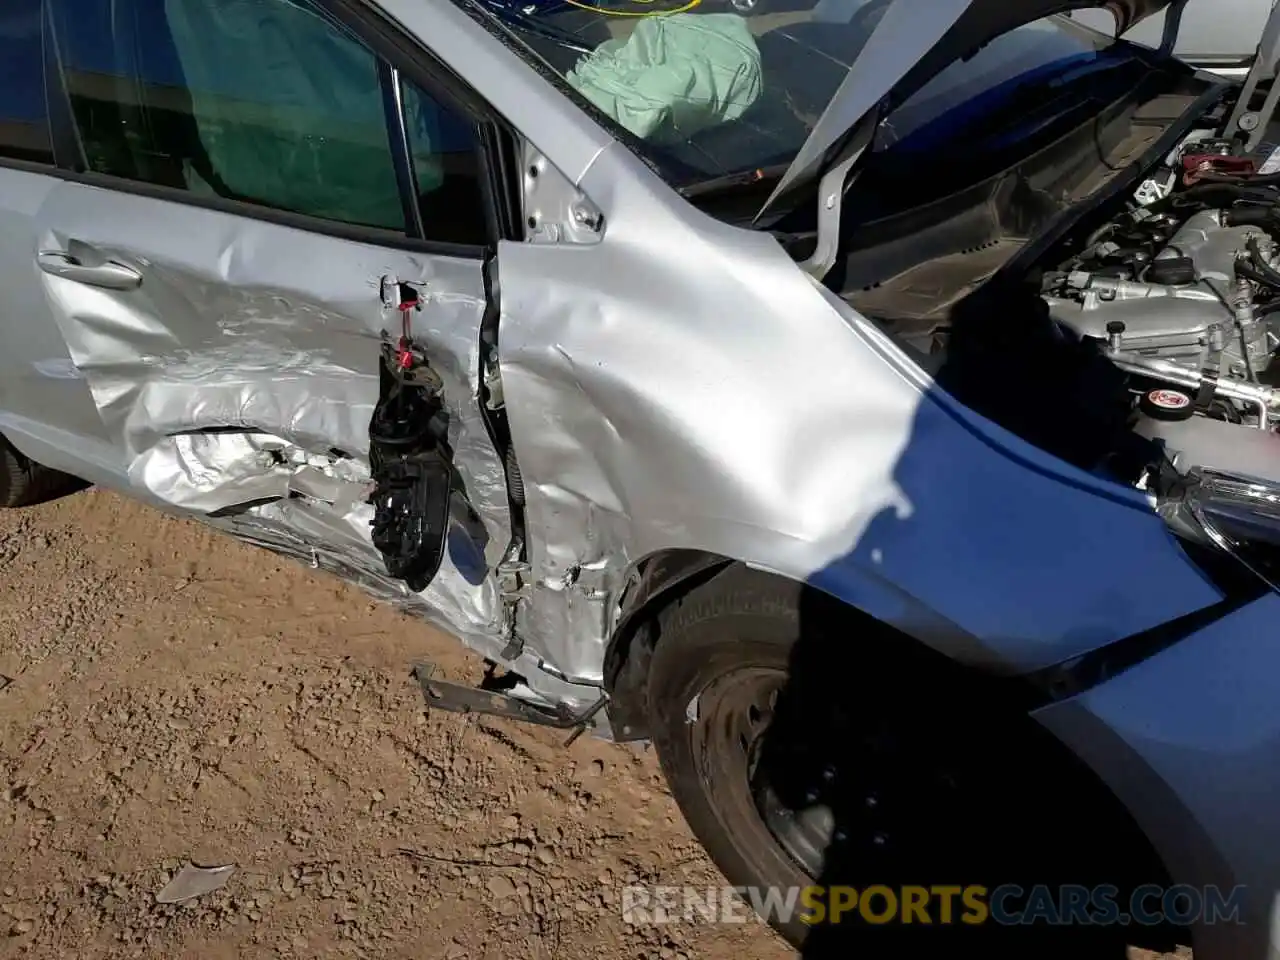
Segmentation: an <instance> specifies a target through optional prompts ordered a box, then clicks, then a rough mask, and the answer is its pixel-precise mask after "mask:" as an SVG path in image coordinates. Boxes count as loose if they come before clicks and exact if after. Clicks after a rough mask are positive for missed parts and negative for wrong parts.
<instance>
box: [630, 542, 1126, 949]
mask: <svg viewBox="0 0 1280 960" xmlns="http://www.w3.org/2000/svg"><path fill="white" fill-rule="evenodd" d="M659 627H660V630H659V641H658V645H657V649H656V651H655V653H654V657H653V661H652V665H651V668H650V674H649V712H650V724H651V731H652V737H653V741H654V744H655V746H656V748H657V752H658V756H659V760H660V762H661V765H662V768H663V772H664V774H665V775H666V778H667V780H668V783H669V785H670V788H671V790H672V793H673V794H674V796H675V799H676V801H677V803H678V804H679V806H680V809H681V811H682V812H683V814H684V816H685V818H686V820H687V821H688V823H689V826H690V828H691V829H692V830H693V832H694V834H695V835H696V836H697V838H698V839H699V840H700V841H701V842H702V844H703V845H704V847H705V848H706V849H707V851H708V853H709V854H710V856H711V858H712V860H713V861H714V862H715V863H716V865H717V866H718V867H719V868H720V870H721V872H722V873H723V874H724V875H725V878H726V879H727V880H728V882H729V884H730V885H731V886H735V887H746V888H754V892H751V891H749V896H752V897H754V902H753V903H752V906H755V907H757V908H759V907H760V906H761V905H762V904H765V905H767V904H769V903H770V902H772V903H773V906H772V907H771V908H770V907H766V912H767V913H769V914H770V915H768V916H766V917H765V918H764V919H767V920H768V921H769V922H770V923H771V924H772V925H773V926H774V928H775V929H776V930H777V931H778V932H779V933H781V934H782V935H783V936H784V937H785V938H786V939H787V940H788V941H790V942H791V943H792V944H793V945H794V946H796V947H803V948H804V955H805V956H806V957H810V956H818V955H823V956H826V955H832V954H833V955H838V956H846V955H848V951H849V950H850V949H855V950H857V951H858V952H859V956H874V955H880V954H879V952H878V951H873V952H872V953H870V954H869V953H867V950H868V948H869V947H871V946H872V944H878V945H882V946H883V948H884V949H885V951H886V952H887V953H888V954H889V955H900V953H899V951H900V950H901V949H904V948H912V947H919V946H923V945H925V944H934V943H937V944H938V945H939V946H942V945H946V946H951V945H955V944H959V943H960V942H961V941H962V942H963V944H964V945H972V946H981V947H982V948H983V949H985V950H987V951H988V955H991V954H990V951H991V950H993V949H998V948H999V947H1001V946H1002V945H1010V946H1012V945H1013V941H1014V940H1015V939H1016V941H1017V950H1019V951H1020V950H1022V949H1024V948H1025V947H1027V946H1028V941H1027V938H1026V937H1025V936H1017V937H1014V936H1011V935H1010V933H1009V928H1003V929H1000V930H996V929H995V924H993V923H991V922H990V917H989V915H987V913H984V911H983V910H982V909H981V908H980V906H978V905H977V904H978V903H979V901H980V900H981V896H980V895H978V894H974V895H973V903H971V904H970V905H969V906H966V905H965V904H964V902H963V900H962V898H961V896H959V895H957V896H954V897H953V898H952V903H951V908H950V909H949V910H948V911H947V916H943V903H942V900H943V899H946V895H944V894H936V893H933V892H930V893H929V894H928V895H927V899H926V901H925V905H924V908H925V910H926V911H927V913H928V915H929V917H930V922H929V923H927V924H926V923H924V922H923V917H922V915H921V914H920V913H919V911H917V912H916V913H915V915H914V916H913V917H910V918H909V919H908V917H907V914H906V910H905V902H904V897H906V896H909V895H908V894H906V893H905V892H904V891H905V890H906V888H907V887H911V888H914V889H916V890H917V891H918V890H919V889H920V888H922V887H923V888H924V889H925V890H929V891H932V890H933V888H935V887H946V886H954V885H959V886H961V887H967V888H974V889H977V888H980V887H985V888H986V889H988V890H990V889H993V888H994V887H996V886H999V885H1001V884H1012V883H1020V884H1023V885H1025V888H1026V889H1030V887H1031V886H1033V885H1035V884H1038V883H1043V884H1051V883H1052V882H1054V881H1055V878H1057V879H1061V878H1062V877H1063V876H1066V877H1067V878H1068V879H1069V881H1070V882H1073V883H1077V884H1080V883H1088V882H1091V878H1092V882H1096V883H1113V882H1120V878H1119V877H1118V876H1117V875H1115V874H1108V873H1107V871H1106V870H1105V869H1104V870H1103V871H1102V872H1101V873H1099V872H1098V870H1097V866H1098V864H1100V863H1102V862H1103V858H1101V857H1100V856H1098V857H1095V851H1097V850H1098V845H1099V843H1100V842H1101V843H1103V844H1105V843H1107V842H1108V841H1107V840H1106V839H1104V838H1103V837H1102V836H1101V834H1102V831H1101V830H1100V829H1099V824H1098V822H1097V821H1095V820H1093V819H1092V818H1091V816H1090V812H1091V811H1090V810H1089V809H1088V808H1082V807H1079V806H1077V805H1076V804H1077V802H1078V796H1077V795H1076V793H1075V792H1074V790H1073V789H1072V787H1071V783H1072V782H1074V781H1073V780H1072V779H1071V778H1070V777H1069V776H1068V772H1067V770H1066V769H1065V768H1063V767H1062V765H1061V764H1059V763H1057V762H1056V761H1054V762H1052V763H1050V764H1049V766H1048V767H1046V766H1045V765H1044V764H1042V763H1041V762H1039V761H1040V759H1042V758H1049V757H1055V758H1059V757H1061V756H1062V754H1063V751H1062V750H1061V748H1056V749H1052V750H1051V749H1049V748H1048V747H1047V746H1046V745H1045V744H1044V743H1043V742H1042V741H1043V739H1045V738H1044V737H1043V735H1042V734H1040V733H1039V731H1038V729H1033V728H1034V725H1033V724H1031V723H1030V722H1029V721H1028V719H1027V717H1026V715H1025V714H1023V715H1021V716H1019V715H1018V714H1017V713H1016V712H1013V713H1010V714H1008V715H1002V714H999V713H998V712H997V711H996V710H995V709H994V708H993V706H992V705H991V704H982V703H975V702H974V698H973V697H972V691H970V690H967V689H966V688H964V687H963V686H958V685H957V678H956V676H955V672H956V671H958V670H959V669H960V668H958V667H956V666H955V665H954V664H952V663H951V661H949V660H945V659H944V658H941V657H939V656H938V655H937V654H935V653H934V652H933V651H929V650H925V649H922V648H918V647H916V646H914V642H913V641H909V640H907V639H906V638H903V637H899V636H897V635H887V636H886V633H885V631H884V630H883V628H881V627H880V626H879V625H878V624H876V623H875V622H874V621H872V620H870V619H868V618H865V617H863V616H861V615H858V614H853V613H852V612H851V611H849V610H848V609H847V608H845V607H843V606H842V605H841V604H839V603H837V602H835V601H833V600H831V599H830V598H827V597H824V596H822V595H819V594H817V593H816V591H812V590H808V589H806V588H804V587H802V586H801V585H799V584H795V583H791V582H789V581H786V580H783V579H781V578H777V577H773V576H770V575H767V574H763V573H759V572H757V571H753V570H750V569H747V568H744V567H736V566H735V567H731V568H729V569H728V570H727V571H725V572H724V573H722V574H721V575H719V576H718V577H716V578H715V579H713V580H711V581H709V582H708V583H706V584H704V585H702V586H701V587H699V588H697V589H695V590H694V591H692V592H690V593H689V594H688V595H686V596H685V597H683V598H682V599H681V600H680V601H679V602H678V604H677V605H675V606H673V607H670V608H668V609H667V610H666V611H665V612H664V614H663V615H662V616H661V620H660V624H659ZM1041 753H1042V754H1043V757H1042V758H1041V757H1038V756H1037V754H1041ZM1072 759H1074V758H1072ZM1063 871H1066V873H1063ZM1145 879H1150V878H1149V877H1147V878H1145ZM813 885H819V886H821V887H822V888H823V890H824V891H825V892H823V893H817V894H816V899H814V897H815V893H816V892H815V891H812V890H811V891H810V892H809V893H808V894H807V897H808V898H809V899H803V898H802V897H801V895H800V894H801V892H802V891H804V889H805V888H807V887H811V886H813ZM833 887H839V888H840V889H841V895H840V898H839V900H838V903H839V904H840V905H843V910H842V912H841V913H840V915H839V917H838V918H833V917H832V916H831V911H832V909H833V908H834V907H835V906H836V905H837V900H836V898H835V891H834V890H832V889H831V888H833ZM870 887H876V888H877V891H878V892H877V893H876V894H875V895H874V896H873V897H870V898H863V899H865V901H866V902H863V903H860V902H859V898H858V897H857V895H856V893H857V892H865V891H866V890H867V889H868V888H870ZM770 891H774V892H773V893H770ZM792 891H795V892H794V893H793V892H792ZM886 891H887V893H886ZM914 896H916V897H917V899H918V898H919V893H917V894H914ZM770 898H772V901H771V899H770ZM824 898H825V899H824ZM788 903H790V904H791V906H790V907H786V906H782V905H785V904H788ZM815 903H820V904H822V905H823V907H822V911H821V913H818V912H814V911H813V910H811V909H808V908H812V907H813V905H814V904H815ZM966 913H967V914H968V915H969V917H970V919H969V920H964V917H965V915H966ZM988 913H989V912H988ZM980 914H982V915H983V916H985V917H986V920H985V921H984V923H985V926H983V925H982V924H980V923H974V922H973V921H974V920H980V919H982V917H981V916H979V915H980ZM948 916H949V918H950V919H949V920H948V919H947V917H948ZM832 919H838V922H837V923H832V922H831V920H832ZM815 920H818V921H820V922H818V923H814V922H813V921H815ZM912 924H914V925H912ZM975 931H977V932H975ZM983 931H985V934H989V935H984V932H983ZM1038 932H1039V933H1042V934H1047V936H1046V937H1044V938H1043V939H1046V940H1048V941H1049V942H1050V944H1051V945H1052V946H1054V947H1057V946H1063V947H1065V946H1067V945H1068V944H1071V945H1072V948H1073V949H1078V948H1079V947H1080V946H1081V944H1080V943H1079V941H1078V940H1077V938H1076V937H1075V936H1074V933H1076V932H1078V931H1074V932H1072V931H1063V930H1062V929H1061V928H1057V929H1053V930H1044V929H1042V930H1040V931H1038ZM1093 936H1094V939H1096V931H1093ZM938 937H946V939H944V940H941V941H940V940H938V939H937V938H938ZM953 937H954V938H955V939H953ZM1036 939H1037V941H1039V940H1040V939H1041V938H1040V937H1037V938H1036ZM1091 943H1093V940H1091ZM1050 952H1056V950H1054V951H1050ZM1121 955H1123V954H1121Z"/></svg>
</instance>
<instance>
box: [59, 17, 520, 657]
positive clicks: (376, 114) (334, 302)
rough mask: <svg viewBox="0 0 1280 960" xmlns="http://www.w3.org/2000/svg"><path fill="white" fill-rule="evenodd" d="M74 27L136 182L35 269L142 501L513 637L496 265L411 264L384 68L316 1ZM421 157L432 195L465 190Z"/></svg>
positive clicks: (63, 190)
mask: <svg viewBox="0 0 1280 960" xmlns="http://www.w3.org/2000/svg"><path fill="white" fill-rule="evenodd" d="M52 6H53V9H54V11H55V17H54V26H55V29H54V31H53V33H54V36H53V38H52V40H53V41H54V42H53V43H51V44H50V48H51V50H52V51H53V55H54V56H56V58H57V61H58V74H59V76H60V77H61V78H62V81H63V84H64V87H65V89H64V90H63V91H60V93H61V94H64V95H65V96H66V98H67V102H68V106H69V109H70V111H71V113H72V115H73V116H74V119H75V125H76V128H77V133H78V135H79V137H80V140H81V142H82V146H83V149H84V153H85V158H86V163H87V165H88V166H89V167H90V169H91V170H93V171H95V172H100V173H102V174H105V175H106V177H108V178H110V179H104V180H103V181H102V185H103V186H104V187H107V189H102V188H100V187H98V186H90V185H87V184H83V183H77V182H64V183H62V184H60V185H59V186H57V187H56V188H55V189H54V190H53V191H52V192H51V193H50V195H49V196H48V198H47V199H46V201H45V202H44V204H43V205H42V207H41V209H40V211H39V214H38V216H37V218H36V219H37V225H38V230H39V250H38V252H37V254H36V261H37V264H36V265H37V266H38V267H39V269H40V271H41V274H42V280H43V283H44V285H45V289H46V294H47V296H48V299H49V302H50V303H51V304H52V305H53V310H54V314H55V319H56V322H57V324H58V327H59V330H60V332H61V334H62V336H63V337H64V339H65V340H66V343H67V346H68V349H69V351H70V354H71V357H72V359H73V362H74V364H75V366H76V368H77V369H78V370H79V371H80V373H81V375H82V376H83V377H84V379H85V381H86V382H87V383H88V385H89V388H90V390H91V392H92V394H93V398H94V402H95V405H96V407H97V409H98V412H99V414H100V416H101V418H102V421H103V424H104V427H105V429H106V431H107V433H108V435H109V436H110V438H111V440H112V442H113V443H114V444H115V445H117V447H118V449H119V452H120V456H121V458H122V460H123V461H124V462H125V463H126V465H127V470H128V477H129V482H130V484H131V486H132V487H133V490H134V492H136V493H139V494H141V495H144V496H147V497H149V498H151V499H154V500H157V501H159V502H161V503H163V504H165V505H167V506H169V507H171V508H175V509H178V510H182V511H187V512H192V513H195V514H198V515H200V516H201V517H202V518H203V519H206V520H209V521H210V522H213V523H216V524H219V525H221V526H224V527H227V528H228V529H230V530H232V531H233V532H234V533H236V534H238V535H239V536H241V537H244V538H246V539H249V540H252V541H255V542H259V543H261V544H263V545H265V546H269V547H271V548H273V549H276V550H279V551H283V552H287V553H291V554H294V555H297V556H299V557H302V558H305V559H308V560H310V561H311V562H312V563H313V564H315V565H317V566H322V567H326V568H329V569H333V570H335V571H337V572H339V573H340V574H342V575H344V576H347V577H349V578H352V579H356V580H359V581H361V582H362V583H364V584H365V585H366V586H368V587H370V588H371V589H373V590H375V591H377V592H379V593H382V594H386V595H388V596H390V597H392V598H395V599H398V600H400V601H401V602H402V603H405V604H407V605H411V606H414V607H422V608H423V610H424V612H427V613H429V614H430V613H435V614H436V615H437V616H438V617H440V618H441V619H443V620H444V621H445V622H447V623H449V624H451V625H453V626H454V628H455V629H464V630H465V629H467V628H474V629H475V630H476V631H477V632H478V633H489V632H493V630H494V627H495V625H496V624H497V622H498V620H499V618H500V616H501V603H500V601H499V594H498V591H497V590H496V587H495V585H494V583H493V581H492V579H491V578H490V576H489V574H488V571H489V570H490V569H491V568H492V567H493V566H495V565H496V562H497V560H498V558H499V557H500V556H501V554H502V551H503V549H504V548H505V547H506V545H507V540H508V539H509V536H510V533H509V529H510V528H509V524H510V521H509V515H508V505H507V496H506V487H505V474H504V471H503V466H502V460H501V458H500V456H499V455H498V453H497V451H496V450H495V448H494V446H493V444H492V442H491V440H490V438H489V435H488V432H487V429H486V424H485V421H484V417H483V414H482V412H481V409H480V404H479V400H478V397H479V395H480V384H479V377H480V359H479V351H480V330H481V324H482V322H483V320H484V317H485V313H486V305H487V301H486V293H485V288H486V284H485V264H484V260H483V249H482V248H481V247H479V246H472V247H468V246H467V245H466V244H465V243H460V244H456V245H455V246H457V248H458V252H457V253H427V252H422V251H421V249H417V250H415V249H410V248H411V247H412V246H413V244H409V243H406V242H405V236H404V235H405V231H406V230H407V229H408V226H407V225H406V221H405V219H404V218H405V217H406V216H407V215H408V214H407V213H406V210H407V209H408V207H409V204H408V203H402V197H403V193H404V189H405V187H406V183H405V178H404V177H403V176H401V172H402V171H401V170H400V169H397V167H396V165H395V159H394V157H393V153H392V149H391V147H390V145H389V144H390V138H389V136H388V127H387V122H388V121H387V117H386V115H384V106H385V103H386V102H387V100H388V99H389V98H387V97H386V96H385V93H386V87H385V84H386V82H387V80H386V77H387V76H388V69H387V68H386V65H385V64H380V63H379V62H378V61H377V59H376V58H375V57H374V56H373V54H372V53H371V52H369V51H368V50H367V49H366V48H364V47H363V46H361V45H360V42H359V41H358V40H357V39H355V38H353V37H349V36H347V35H346V34H345V33H344V32H343V31H342V29H341V28H340V27H338V26H337V25H335V24H334V23H332V22H330V21H328V20H327V19H326V18H325V17H324V16H323V15H322V11H321V10H320V8H319V6H318V5H310V4H307V3H304V2H301V0H298V2H285V0H277V2H266V3H259V4H254V5H245V4H240V3H232V2H227V0H222V2H211V3H205V2H202V3H195V2H190V0H163V2H161V0H132V2H124V3H119V2H116V3H110V4H108V3H98V4H84V3H80V2H77V3H68V2H63V3H58V2H55V3H53V5H52ZM72 8H74V9H72ZM94 8H96V10H97V13H98V16H99V18H100V22H93V16H94V12H93V10H94ZM246 17H248V18H250V19H246ZM251 20H252V21H253V22H251ZM211 38H212V39H211ZM233 67H234V69H232V68H233ZM406 92H407V90H406V89H402V90H398V91H397V94H403V93H406ZM396 99H397V100H399V101H401V102H407V101H409V100H412V99H413V98H412V97H404V96H397V98H396ZM417 99H418V100H419V101H420V100H421V99H422V97H421V96H420V95H419V96H418V97H417ZM437 113H439V111H437ZM437 119H438V117H437ZM120 130H123V131H124V133H123V135H120V134H119V133H117V131H120ZM409 133H410V138H411V139H412V136H413V133H414V131H413V129H410V131H409ZM428 146H429V145H428ZM438 146H439V145H438V144H437V147H438ZM335 157H336V160H335ZM417 159H419V160H420V162H419V163H418V164H417V167H418V169H417V179H416V181H415V184H416V186H417V187H418V189H419V190H420V191H423V192H424V193H427V192H430V188H431V187H432V185H433V184H434V185H436V186H441V185H443V186H448V185H449V177H450V176H451V175H454V176H456V173H457V172H456V170H453V169H451V168H452V167H454V166H456V163H454V161H457V160H458V157H457V156H454V155H453V154H449V153H447V152H445V151H443V148H440V149H433V150H427V149H426V148H425V147H424V148H423V155H422V156H421V157H419V158H417ZM472 161H473V162H474V155H473V156H472ZM433 163H434V165H433ZM412 165H413V164H412V163H411V164H410V166H411V167H412ZM410 173H411V174H412V173H413V171H412V170H410ZM140 185H141V186H144V187H145V186H152V187H160V188H162V189H160V190H152V191H150V193H151V194H152V195H147V193H146V192H145V191H138V187H139V186H140ZM126 189H128V191H129V192H125V190H126ZM135 191H137V192H135ZM177 191H182V193H178V192H177ZM454 193H455V195H456V193H457V191H456V190H455V191H454ZM477 195H478V194H477ZM188 197H190V198H192V199H193V200H194V202H184V201H186V199H187V198H188ZM171 198H172V199H171ZM219 201H227V202H226V203H223V204H222V207H223V208H219V205H218V202H219ZM254 204H260V205H261V206H262V207H263V208H264V209H263V210H262V211H261V213H260V214H259V213H258V212H257V211H256V210H255V209H254V208H253V207H252V206H251V205H254ZM424 209H425V207H424ZM242 210H243V211H244V212H243V213H242V212H240V211H242ZM280 212H283V213H285V214H301V215H302V217H303V218H304V219H299V218H298V217H291V216H276V215H275V214H277V213H280ZM249 214H253V215H252V216H251V215H249ZM477 218H478V220H477V225H478V226H477V229H479V228H480V227H482V226H483V223H484V221H483V217H482V216H481V214H480V212H477ZM383 237H385V239H382V238H383ZM418 246H419V248H421V246H422V245H421V244H419V245H418Z"/></svg>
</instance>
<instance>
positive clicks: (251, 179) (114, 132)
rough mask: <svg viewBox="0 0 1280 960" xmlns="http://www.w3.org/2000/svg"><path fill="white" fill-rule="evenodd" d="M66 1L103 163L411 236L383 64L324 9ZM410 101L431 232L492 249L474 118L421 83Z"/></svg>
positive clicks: (247, 0) (67, 39)
mask: <svg viewBox="0 0 1280 960" xmlns="http://www.w3.org/2000/svg"><path fill="white" fill-rule="evenodd" d="M54 8H55V22H56V35H57V37H56V39H57V43H58V56H59V62H60V63H61V65H62V69H63V73H64V78H65V83H66V88H67V91H68V93H69V95H70V98H71V104H72V112H73V115H74V117H75V121H76V125H77V127H78V129H79V135H80V139H81V143H82V145H83V150H84V161H85V166H86V167H87V169H88V170H90V171H92V172H95V173H100V174H106V175H109V176H113V177H120V178H122V179H126V180H132V181H136V182H141V183H148V184H152V185H155V186H161V187H167V188H169V189H173V190H181V191H183V192H185V193H188V194H191V195H193V196H198V197H207V198H214V197H217V198H222V199H225V200H233V201H238V202H241V203H245V204H250V205H256V206H265V207H271V208H274V209H277V210H283V211H288V212H292V213H299V214H304V215H307V216H311V217H316V218H320V219H324V220H330V221H337V222H341V223H346V224H351V225H356V226H365V227H374V228H379V229H384V230H390V231H395V232H399V233H404V232H406V229H407V227H406V224H405V222H404V208H403V205H402V203H401V197H400V192H399V187H398V184H397V181H396V176H395V163H394V160H393V157H392V153H391V146H390V143H391V138H390V137H389V136H388V130H387V120H386V115H385V112H384V110H383V105H382V95H381V89H380V86H379V61H378V58H377V56H376V55H375V54H374V53H373V51H372V50H370V49H369V48H368V47H367V46H366V45H365V44H364V43H363V42H362V41H361V40H360V39H359V38H357V37H356V36H354V35H353V34H351V33H350V32H348V31H347V30H346V29H345V28H344V27H343V26H342V25H340V24H338V23H335V22H334V21H333V20H332V19H330V18H329V17H328V16H327V15H326V14H325V12H324V11H323V10H322V9H321V8H320V7H319V6H318V5H317V4H315V3H314V2H312V0H116V2H108V0H94V2H90V3H84V2H82V0H54ZM86 8H92V9H91V10H90V9H86ZM411 91H412V97H410V96H408V94H410V92H411ZM405 93H406V98H405V100H406V112H407V114H408V116H407V120H408V123H409V129H410V132H411V138H412V139H413V142H414V160H415V165H416V166H417V168H418V184H419V193H420V196H419V200H420V203H421V205H422V206H423V208H424V225H425V234H426V239H428V240H436V241H441V242H452V243H483V242H484V241H485V239H487V230H486V227H485V224H486V220H485V216H484V210H485V208H484V206H483V201H482V195H481V193H480V175H479V174H480V161H479V156H478V150H477V139H476V134H475V130H474V127H473V125H472V124H471V122H470V120H469V119H467V118H464V117H460V116H458V115H456V114H455V113H454V112H453V111H452V110H451V109H449V108H448V107H446V106H444V105H443V104H440V103H438V102H437V101H435V100H433V99H431V98H429V97H427V96H426V95H425V94H424V93H422V92H421V91H418V90H417V89H416V88H411V87H410V85H406V89H405ZM437 129H439V130H444V131H448V133H447V135H444V136H440V137H433V136H432V135H431V134H430V132H429V131H434V130H437ZM419 130H420V131H422V133H420V134H417V135H415V131H419ZM448 174H451V176H450V175H448ZM446 193H451V194H452V196H449V197H444V196H443V195H444V194H446ZM468 198H469V199H468ZM427 212H429V213H430V216H429V217H428V216H426V215H425V214H426V213H427Z"/></svg>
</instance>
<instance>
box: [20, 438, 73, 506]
mask: <svg viewBox="0 0 1280 960" xmlns="http://www.w3.org/2000/svg"><path fill="white" fill-rule="evenodd" d="M84 486H85V483H84V481H82V480H80V479H79V478H78V477H73V476H70V475H69V474H65V473H62V472H60V471H58V470H51V469H49V468H48V467H45V466H42V465H41V464H38V463H36V462H35V461H34V460H29V459H28V458H27V457H24V456H23V455H22V454H21V453H19V452H18V451H17V450H15V449H14V448H13V446H12V445H10V443H9V442H8V441H7V440H5V439H4V438H2V437H0V507H29V506H33V505H34V504H37V503H44V502H45V501H47V500H54V499H56V498H58V497H61V496H65V495H66V494H68V493H73V492H75V491H76V490H80V489H83V488H84Z"/></svg>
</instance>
